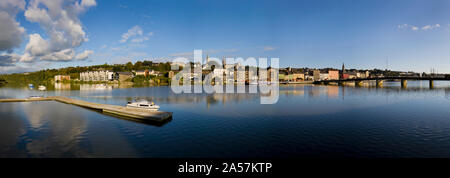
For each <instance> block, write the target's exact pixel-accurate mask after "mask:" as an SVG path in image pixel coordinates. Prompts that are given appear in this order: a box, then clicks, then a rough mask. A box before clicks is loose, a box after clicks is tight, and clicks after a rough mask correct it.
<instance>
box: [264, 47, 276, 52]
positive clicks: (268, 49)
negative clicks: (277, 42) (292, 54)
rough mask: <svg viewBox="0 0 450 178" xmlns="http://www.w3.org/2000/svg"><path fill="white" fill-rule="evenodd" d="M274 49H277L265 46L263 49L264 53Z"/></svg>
mask: <svg viewBox="0 0 450 178" xmlns="http://www.w3.org/2000/svg"><path fill="white" fill-rule="evenodd" d="M275 49H277V48H276V47H273V46H265V47H264V51H273V50H275Z"/></svg>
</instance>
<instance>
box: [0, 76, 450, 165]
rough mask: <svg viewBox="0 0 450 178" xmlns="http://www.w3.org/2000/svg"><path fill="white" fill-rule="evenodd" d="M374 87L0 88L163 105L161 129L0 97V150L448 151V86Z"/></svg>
mask: <svg viewBox="0 0 450 178" xmlns="http://www.w3.org/2000/svg"><path fill="white" fill-rule="evenodd" d="M384 85H385V87H384V88H378V89H377V88H369V87H361V88H356V87H352V86H347V87H339V86H312V85H295V86H281V87H280V97H279V101H278V103H277V104H274V105H261V104H259V102H260V97H259V95H258V94H181V95H178V94H174V93H173V92H172V91H171V89H170V88H169V87H147V88H126V89H111V88H106V89H105V88H103V89H95V86H87V85H84V86H78V87H77V90H54V91H47V92H39V91H36V90H28V89H26V88H0V98H26V97H29V96H32V95H46V96H51V95H61V96H68V97H72V98H77V99H82V100H86V101H92V102H98V103H108V104H115V105H125V104H126V103H127V101H131V100H134V99H148V100H153V101H155V102H156V103H157V104H159V105H160V106H161V110H164V111H171V112H173V119H172V120H171V121H170V122H168V123H166V124H164V125H162V126H161V125H151V124H145V123H139V122H135V121H131V120H127V119H124V118H117V117H114V116H108V115H104V114H102V113H99V112H96V111H92V110H88V109H85V108H80V107H77V106H72V105H67V104H62V103H58V102H53V101H44V102H33V103H0V157H164V158H167V157H269V158H270V157H305V156H306V157H328V156H332V157H335V156H337V157H450V83H447V82H435V86H436V88H435V89H428V82H425V81H424V82H408V88H407V89H401V88H400V86H399V83H398V82H397V83H389V82H386V83H385V84H384ZM57 88H60V89H69V88H70V86H58V87H57ZM72 89H73V88H72Z"/></svg>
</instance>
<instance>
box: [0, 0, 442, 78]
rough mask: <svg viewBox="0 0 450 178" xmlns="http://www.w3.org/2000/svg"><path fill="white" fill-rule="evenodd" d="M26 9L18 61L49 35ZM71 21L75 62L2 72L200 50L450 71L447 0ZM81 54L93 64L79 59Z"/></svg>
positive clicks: (92, 13)
mask: <svg viewBox="0 0 450 178" xmlns="http://www.w3.org/2000/svg"><path fill="white" fill-rule="evenodd" d="M73 2H75V1H74V0H69V4H70V3H73ZM80 2H81V1H80ZM30 4H31V3H30V1H27V4H26V6H25V7H24V9H23V10H21V11H19V12H18V13H17V15H16V20H17V22H18V23H19V24H20V26H22V27H23V28H24V29H25V30H26V32H25V34H24V36H25V37H24V39H23V41H22V44H21V45H20V46H18V47H15V48H13V53H15V54H18V55H22V54H24V53H25V52H26V50H25V46H26V45H27V43H28V41H29V37H27V35H29V34H32V33H37V34H40V35H41V36H42V38H43V39H44V40H48V39H49V38H51V37H50V35H48V31H46V29H45V28H43V27H42V25H41V24H39V23H36V22H30V20H29V19H27V18H26V17H25V15H24V14H25V12H26V11H27V9H28V8H27V7H28V6H29V5H30ZM80 4H81V3H80ZM41 6H42V5H41ZM41 6H37V7H41ZM44 8H45V7H44ZM77 18H78V19H76V20H79V23H80V25H81V26H82V30H83V31H84V32H85V38H87V39H88V40H85V41H84V42H82V43H81V44H79V45H72V46H70V45H69V47H70V49H73V50H74V51H75V54H74V55H72V57H73V59H72V58H68V60H64V61H65V62H61V61H60V60H57V59H55V60H48V59H47V60H42V59H39V57H37V58H36V59H33V60H32V61H31V62H30V61H26V62H23V61H20V60H19V61H18V62H15V63H14V64H13V65H9V66H3V67H2V66H0V72H2V73H5V72H15V71H20V70H38V69H41V68H59V67H67V66H77V65H81V66H85V65H94V64H104V63H108V64H113V63H125V62H128V61H133V62H135V61H137V60H144V59H146V60H167V59H171V58H175V57H177V56H188V55H191V53H192V52H193V50H194V49H203V50H204V55H206V54H209V55H210V56H213V57H219V58H221V57H223V56H225V57H244V58H246V57H269V58H270V57H278V58H280V66H282V67H286V66H293V67H318V68H322V67H335V68H340V66H341V65H342V63H343V62H345V64H346V66H347V67H348V68H361V69H373V68H382V69H384V68H386V63H388V66H389V69H392V70H404V71H409V70H413V71H417V72H429V71H430V69H431V68H435V69H436V70H437V71H438V72H445V73H450V50H449V49H450V25H449V24H450V1H447V0H440V1H439V0H415V1H414V0H390V1H387V0H386V1H384V0H351V1H350V0H339V1H338V0H315V1H312V0H310V1H301V0H298V1H293V0H292V1H288V0H284V1H283V0H281V1H269V0H267V1H266V0H254V1H251V0H239V1H238V0H227V1H225V0H200V1H190V0H185V1H171V0H164V1H163V0H148V1H125V0H121V1H120V0H96V1H95V5H90V6H86V9H85V11H83V13H79V14H77ZM127 37H128V38H127ZM84 51H86V54H89V57H87V58H84V57H83V56H80V59H81V58H82V59H81V60H77V59H75V56H76V55H78V54H81V53H83V52H84ZM87 51H92V52H87ZM10 52H11V50H10V51H9V52H8V53H10ZM3 53H5V52H3Z"/></svg>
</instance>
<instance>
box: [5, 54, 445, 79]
mask: <svg viewBox="0 0 450 178" xmlns="http://www.w3.org/2000/svg"><path fill="white" fill-rule="evenodd" d="M207 61H208V59H207ZM224 62H225V61H224ZM224 64H225V63H224ZM171 65H178V66H179V70H171ZM185 66H190V67H191V68H192V70H191V72H192V74H191V75H190V76H189V78H190V80H192V81H193V80H194V78H195V77H197V76H196V75H198V74H196V73H194V68H195V67H201V68H202V76H203V77H202V80H204V79H205V76H206V75H208V74H210V73H213V74H214V75H216V76H220V75H223V76H232V77H228V78H226V77H223V79H224V80H226V79H228V80H230V78H231V79H232V80H231V81H224V83H228V82H237V81H245V82H246V83H247V84H248V83H249V82H250V81H251V79H250V78H249V76H251V75H249V72H250V71H251V70H249V69H250V68H256V71H257V76H258V78H260V76H261V75H264V74H263V71H264V70H260V68H258V67H253V66H240V64H239V63H236V64H225V65H224V68H215V67H214V65H211V66H208V62H206V64H200V63H192V62H190V63H189V64H179V63H171V62H153V61H146V60H144V61H137V62H135V63H132V62H128V63H126V64H113V65H109V64H103V65H93V66H77V67H67V68H61V69H46V70H41V71H37V72H26V73H15V74H4V75H1V76H0V78H1V79H2V80H3V81H4V82H3V83H25V84H26V83H39V84H49V83H54V82H78V83H83V82H87V83H96V82H97V83H98V82H100V83H101V82H110V83H126V82H129V83H152V84H170V81H171V79H172V77H174V76H175V75H176V74H177V73H179V72H180V71H181V70H182V69H183V67H185ZM230 66H231V67H230ZM239 67H245V75H244V76H240V75H238V74H237V72H238V70H237V69H238V68H239ZM229 68H232V69H234V70H231V71H230V70H225V69H229ZM274 70H276V69H274V68H271V67H268V68H267V70H266V71H268V72H267V74H266V75H267V80H268V81H270V80H271V75H272V73H274ZM239 76H240V77H245V79H244V78H238V77H239ZM389 76H409V77H422V76H441V77H446V78H447V77H449V75H445V74H435V73H416V72H411V71H409V72H403V71H391V70H387V69H385V70H382V69H364V70H363V69H347V68H346V65H345V64H342V68H341V69H334V68H322V69H317V68H307V67H304V68H292V67H286V68H279V69H278V79H279V82H284V83H289V82H292V83H295V82H314V81H327V80H339V79H357V78H376V77H389Z"/></svg>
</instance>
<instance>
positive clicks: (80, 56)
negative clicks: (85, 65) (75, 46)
mask: <svg viewBox="0 0 450 178" xmlns="http://www.w3.org/2000/svg"><path fill="white" fill-rule="evenodd" d="M93 53H94V51H92V50H85V51H83V52H82V53H80V54H78V55H77V56H76V57H75V59H76V60H85V59H87V58H88V57H89V56H90V55H91V54H93Z"/></svg>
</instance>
